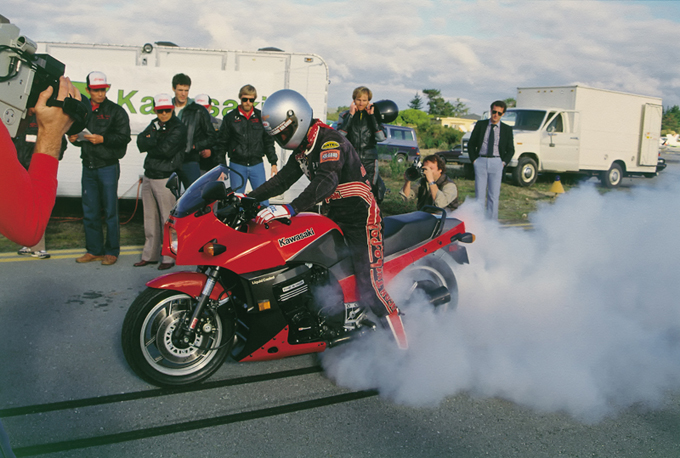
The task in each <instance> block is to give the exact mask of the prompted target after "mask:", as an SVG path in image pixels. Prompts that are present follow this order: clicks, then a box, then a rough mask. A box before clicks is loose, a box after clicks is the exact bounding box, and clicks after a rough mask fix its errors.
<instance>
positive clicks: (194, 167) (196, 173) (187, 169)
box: [177, 162, 201, 191]
mask: <svg viewBox="0 0 680 458" xmlns="http://www.w3.org/2000/svg"><path fill="white" fill-rule="evenodd" d="M177 175H179V179H180V181H182V184H183V185H184V190H185V191H186V190H187V189H189V186H191V184H192V183H193V182H194V181H196V180H198V179H199V178H200V176H201V168H200V167H199V166H198V162H185V163H184V164H182V165H181V166H180V168H179V170H178V171H177Z"/></svg>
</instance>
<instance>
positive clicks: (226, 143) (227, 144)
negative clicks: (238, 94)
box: [216, 108, 278, 167]
mask: <svg viewBox="0 0 680 458" xmlns="http://www.w3.org/2000/svg"><path fill="white" fill-rule="evenodd" d="M216 148H217V150H218V152H219V154H221V155H224V154H226V155H227V156H228V157H229V161H230V162H233V163H235V164H238V165H243V166H246V167H250V166H253V165H257V164H261V163H262V157H263V156H265V155H266V156H267V160H268V161H269V163H270V164H271V165H276V163H277V161H278V158H277V157H276V150H275V149H274V139H273V138H272V137H270V136H269V135H268V134H267V133H266V132H265V131H264V127H263V126H262V113H261V112H260V110H258V109H257V108H253V114H252V115H250V118H246V117H245V116H243V114H242V113H241V112H240V111H239V109H238V108H235V109H234V110H231V111H230V112H229V113H227V114H226V116H225V117H224V119H223V120H222V125H221V126H220V130H219V133H218V134H217V147H216Z"/></svg>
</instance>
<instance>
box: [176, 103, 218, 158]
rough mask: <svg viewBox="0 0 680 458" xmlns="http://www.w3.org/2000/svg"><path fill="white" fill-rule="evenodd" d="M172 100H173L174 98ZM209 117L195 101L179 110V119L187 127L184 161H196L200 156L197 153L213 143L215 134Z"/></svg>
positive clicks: (210, 146) (215, 138) (206, 111)
mask: <svg viewBox="0 0 680 458" xmlns="http://www.w3.org/2000/svg"><path fill="white" fill-rule="evenodd" d="M172 102H173V103H174V102H175V99H174V98H173V99H172ZM210 118H211V116H210V113H208V110H206V109H205V107H203V106H201V105H199V104H197V103H196V102H191V103H188V104H187V106H185V107H184V108H183V109H182V111H180V112H179V119H180V120H181V121H182V123H184V125H185V126H186V127H187V142H186V148H184V162H198V160H199V158H200V156H199V154H198V153H200V152H201V151H203V150H204V149H210V148H212V147H213V146H214V145H215V142H216V141H217V135H216V132H215V129H214V128H213V125H212V121H211V120H210Z"/></svg>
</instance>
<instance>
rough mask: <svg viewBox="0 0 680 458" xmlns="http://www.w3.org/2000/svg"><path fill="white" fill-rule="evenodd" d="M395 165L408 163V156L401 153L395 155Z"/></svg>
mask: <svg viewBox="0 0 680 458" xmlns="http://www.w3.org/2000/svg"><path fill="white" fill-rule="evenodd" d="M396 157H397V163H398V164H405V163H406V162H408V156H407V155H405V154H402V153H399V154H397V156H396Z"/></svg>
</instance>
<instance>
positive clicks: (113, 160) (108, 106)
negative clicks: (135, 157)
mask: <svg viewBox="0 0 680 458" xmlns="http://www.w3.org/2000/svg"><path fill="white" fill-rule="evenodd" d="M86 128H87V130H89V131H90V133H93V134H98V135H101V136H102V137H104V143H100V144H98V145H93V144H92V143H90V142H88V141H83V142H74V143H73V144H74V145H76V146H78V147H80V158H81V159H82V160H83V165H84V166H85V167H88V168H91V169H98V168H100V167H106V166H109V165H113V164H117V163H118V160H119V159H122V158H123V156H125V152H126V150H127V144H128V143H130V140H132V138H131V137H130V118H129V117H128V114H127V112H126V111H125V110H124V109H123V107H121V106H119V105H118V104H116V103H113V102H112V101H110V100H109V99H104V101H103V102H102V103H101V104H100V105H99V107H97V109H96V110H92V115H91V116H90V118H89V119H88V120H87V126H86Z"/></svg>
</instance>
